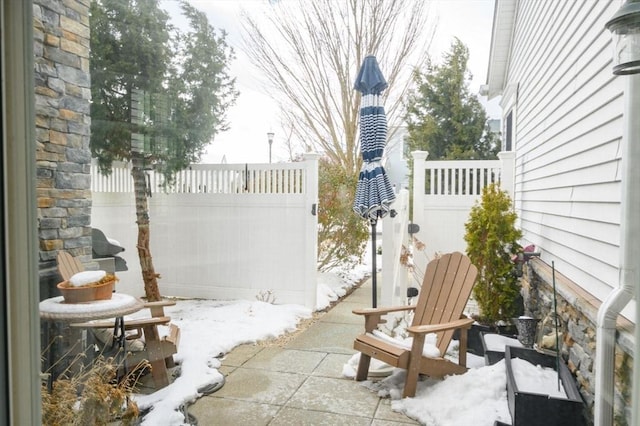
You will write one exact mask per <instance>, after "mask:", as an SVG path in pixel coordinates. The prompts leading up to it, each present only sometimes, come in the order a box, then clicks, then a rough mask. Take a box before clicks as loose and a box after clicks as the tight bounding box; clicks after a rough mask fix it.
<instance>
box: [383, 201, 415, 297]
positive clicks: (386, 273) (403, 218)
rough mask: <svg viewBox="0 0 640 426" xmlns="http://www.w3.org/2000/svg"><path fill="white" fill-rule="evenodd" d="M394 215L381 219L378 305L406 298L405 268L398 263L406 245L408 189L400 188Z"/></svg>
mask: <svg viewBox="0 0 640 426" xmlns="http://www.w3.org/2000/svg"><path fill="white" fill-rule="evenodd" d="M393 205H394V210H395V211H396V216H395V217H391V215H387V216H386V217H385V218H384V219H382V286H381V287H382V295H381V297H380V303H379V306H398V305H401V304H403V302H404V300H406V299H405V298H406V294H407V270H406V268H405V266H403V265H402V264H401V263H400V255H401V253H402V246H403V245H404V246H405V247H408V238H407V236H408V223H409V191H407V190H406V189H402V190H400V192H399V193H398V194H397V198H396V201H395V202H394V203H393Z"/></svg>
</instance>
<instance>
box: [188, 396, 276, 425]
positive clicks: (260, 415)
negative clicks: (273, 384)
mask: <svg viewBox="0 0 640 426" xmlns="http://www.w3.org/2000/svg"><path fill="white" fill-rule="evenodd" d="M280 409H281V407H280V406H278V405H269V404H260V403H256V402H250V401H236V400H232V399H220V398H213V397H203V398H200V399H198V400H197V401H196V402H195V404H193V405H191V406H189V408H188V412H189V414H192V415H194V416H195V418H196V420H197V421H198V424H199V425H211V426H216V425H221V426H227V425H241V424H245V425H252V426H266V425H268V424H269V422H270V421H271V420H272V419H273V418H274V417H275V416H276V413H277V412H278V411H279V410H280Z"/></svg>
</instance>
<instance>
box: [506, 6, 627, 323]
mask: <svg viewBox="0 0 640 426" xmlns="http://www.w3.org/2000/svg"><path fill="white" fill-rule="evenodd" d="M618 7H619V2H617V1H609V2H607V1H597V2H539V1H521V2H518V8H517V11H516V25H515V28H514V33H513V44H512V48H511V59H510V62H509V67H508V71H507V82H506V86H507V89H506V90H505V94H504V95H503V99H502V105H503V108H504V115H505V116H506V115H507V114H508V113H509V112H510V111H513V112H514V116H515V119H514V148H515V152H516V164H515V206H516V210H517V211H518V214H519V217H520V226H521V228H522V230H523V233H524V238H525V240H526V242H528V243H533V244H535V245H536V247H537V248H538V249H539V250H540V251H541V258H542V260H544V261H546V262H547V263H550V262H551V261H552V260H553V261H554V262H555V265H556V268H557V269H558V270H561V271H562V273H563V274H564V275H566V276H567V277H569V278H570V279H571V280H572V281H574V282H577V283H580V286H581V287H583V288H584V289H586V290H587V291H588V292H589V293H591V294H592V295H593V296H595V297H596V298H598V299H599V300H604V299H605V298H606V296H607V295H608V294H609V292H610V291H611V289H612V288H614V287H617V285H618V264H619V254H618V247H619V243H620V241H619V239H620V229H619V224H620V191H621V185H620V179H621V164H620V162H621V143H622V111H623V102H624V100H623V96H622V90H623V85H622V83H623V82H622V80H621V79H619V78H615V77H614V76H613V74H612V72H611V58H612V51H611V46H610V40H611V37H610V34H609V32H608V31H607V30H605V28H604V24H605V22H606V21H607V20H608V19H609V18H610V17H611V16H612V15H613V13H614V12H615V11H616V10H617V8H618ZM625 314H626V315H627V316H628V318H632V311H631V309H630V308H629V309H627V310H626V311H625Z"/></svg>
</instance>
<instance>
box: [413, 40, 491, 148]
mask: <svg viewBox="0 0 640 426" xmlns="http://www.w3.org/2000/svg"><path fill="white" fill-rule="evenodd" d="M468 60H469V49H468V48H467V47H466V46H465V45H464V44H463V43H462V42H461V41H460V40H459V39H457V38H456V39H455V40H454V41H453V43H452V44H451V50H450V51H449V52H447V53H446V54H445V55H444V61H443V63H442V64H441V65H436V64H434V63H432V62H431V61H429V62H428V64H427V69H426V71H423V70H419V69H418V70H416V71H415V73H414V83H415V85H416V90H415V91H414V92H413V93H412V94H411V95H410V96H409V99H408V102H407V114H406V120H407V130H408V132H409V134H408V136H407V146H408V147H409V150H410V151H415V150H422V151H429V159H430V160H444V159H447V160H458V159H475V160H485V159H495V158H496V154H497V152H498V150H499V148H500V146H499V143H498V140H497V137H496V135H495V134H493V133H492V132H491V131H489V128H488V126H487V114H486V112H485V110H484V108H483V106H482V105H481V104H480V101H479V100H478V98H477V96H475V95H474V94H472V93H471V92H470V91H469V86H468V82H469V80H470V79H471V74H470V73H469V71H468V69H467V62H468Z"/></svg>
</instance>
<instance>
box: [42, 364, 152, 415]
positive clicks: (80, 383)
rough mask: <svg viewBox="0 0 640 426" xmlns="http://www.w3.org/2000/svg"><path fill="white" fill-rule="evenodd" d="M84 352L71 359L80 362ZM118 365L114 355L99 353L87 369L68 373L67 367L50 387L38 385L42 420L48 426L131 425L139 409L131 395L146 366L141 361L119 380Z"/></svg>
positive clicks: (119, 366) (119, 367) (82, 368)
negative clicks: (104, 355) (112, 356)
mask: <svg viewBox="0 0 640 426" xmlns="http://www.w3.org/2000/svg"><path fill="white" fill-rule="evenodd" d="M82 358H84V354H79V355H78V356H76V357H75V358H74V360H73V361H72V364H76V363H79V362H80V361H81V360H82ZM121 367H122V366H121V365H120V364H119V363H118V362H116V360H115V359H114V358H111V357H108V358H105V357H103V356H102V355H100V356H98V357H97V358H96V360H95V361H93V362H92V363H91V364H90V365H89V366H88V368H84V366H82V367H80V369H79V372H78V373H76V374H71V372H70V371H71V369H70V368H68V369H67V370H66V371H65V372H64V373H63V374H61V375H60V376H59V377H58V378H57V379H56V380H54V381H53V383H52V385H51V389H49V387H48V386H47V385H46V384H43V385H42V387H41V394H42V423H43V424H45V425H51V426H85V425H87V426H88V425H107V424H114V422H119V423H115V424H121V425H125V426H126V425H132V424H134V423H135V421H136V419H137V418H138V416H139V414H140V412H139V409H138V406H137V405H136V403H135V402H133V401H132V400H131V398H130V396H131V393H132V391H133V388H134V386H135V385H136V383H137V382H138V379H139V376H140V375H141V373H142V371H143V370H144V369H146V368H148V367H149V365H148V362H143V363H141V364H139V365H137V366H136V367H135V368H133V369H132V370H131V371H130V372H128V373H127V375H126V377H124V378H120V379H118V370H119V369H121Z"/></svg>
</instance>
